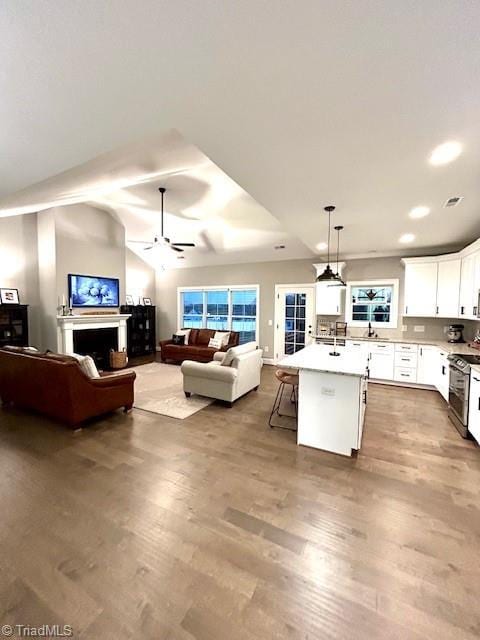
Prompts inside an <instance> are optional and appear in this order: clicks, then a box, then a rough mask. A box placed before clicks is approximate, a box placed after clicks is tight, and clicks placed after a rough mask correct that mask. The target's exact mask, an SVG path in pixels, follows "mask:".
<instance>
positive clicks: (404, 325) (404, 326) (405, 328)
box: [402, 324, 408, 333]
mask: <svg viewBox="0 0 480 640" xmlns="http://www.w3.org/2000/svg"><path fill="white" fill-rule="evenodd" d="M405 331H408V326H407V325H406V324H402V332H403V333H405Z"/></svg>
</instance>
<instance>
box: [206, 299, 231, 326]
mask: <svg viewBox="0 0 480 640" xmlns="http://www.w3.org/2000/svg"><path fill="white" fill-rule="evenodd" d="M207 329H216V330H218V331H221V330H225V329H228V291H207Z"/></svg>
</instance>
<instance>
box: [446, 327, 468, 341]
mask: <svg viewBox="0 0 480 640" xmlns="http://www.w3.org/2000/svg"><path fill="white" fill-rule="evenodd" d="M463 328H464V325H463V324H451V325H449V327H448V329H447V337H448V342H452V343H460V342H465V340H464V339H463V334H462V332H463Z"/></svg>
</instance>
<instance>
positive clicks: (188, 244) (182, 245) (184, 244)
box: [172, 242, 195, 247]
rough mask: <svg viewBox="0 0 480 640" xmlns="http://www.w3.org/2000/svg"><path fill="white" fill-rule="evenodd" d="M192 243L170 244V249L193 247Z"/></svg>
mask: <svg viewBox="0 0 480 640" xmlns="http://www.w3.org/2000/svg"><path fill="white" fill-rule="evenodd" d="M194 246H195V244H194V243H193V242H172V247H194Z"/></svg>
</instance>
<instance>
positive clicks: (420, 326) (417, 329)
mask: <svg viewBox="0 0 480 640" xmlns="http://www.w3.org/2000/svg"><path fill="white" fill-rule="evenodd" d="M413 330H414V331H415V332H416V333H424V332H425V326H424V325H423V324H416V325H415V326H414V327H413Z"/></svg>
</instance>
